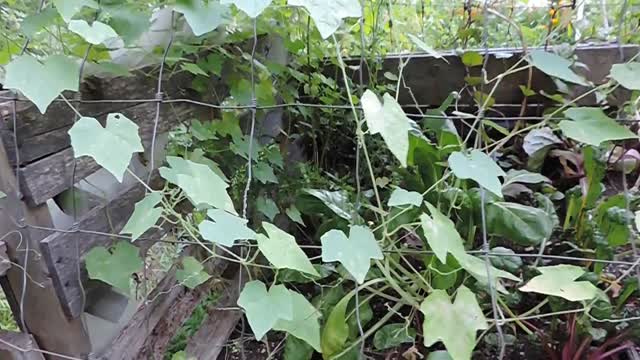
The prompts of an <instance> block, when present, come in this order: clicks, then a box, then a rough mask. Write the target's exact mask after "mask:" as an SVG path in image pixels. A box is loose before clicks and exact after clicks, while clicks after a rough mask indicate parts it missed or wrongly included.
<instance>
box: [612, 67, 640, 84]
mask: <svg viewBox="0 0 640 360" xmlns="http://www.w3.org/2000/svg"><path fill="white" fill-rule="evenodd" d="M609 75H611V77H612V78H613V80H615V81H617V82H618V83H620V85H622V86H624V87H626V88H627V89H629V90H640V62H630V63H624V64H614V65H613V66H611V73H610V74H609Z"/></svg>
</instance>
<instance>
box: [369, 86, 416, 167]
mask: <svg viewBox="0 0 640 360" xmlns="http://www.w3.org/2000/svg"><path fill="white" fill-rule="evenodd" d="M383 100H384V104H380V101H379V100H378V97H377V96H376V95H375V94H374V93H373V92H372V91H371V90H367V91H365V93H364V94H363V95H362V99H361V100H360V101H361V103H362V110H363V111H364V118H365V120H366V121H367V126H368V127H369V132H370V133H371V134H372V135H373V134H377V133H380V135H382V139H384V142H385V144H387V147H388V148H389V150H391V153H393V155H395V157H396V158H397V159H398V160H399V161H400V164H401V165H402V166H403V167H406V166H407V155H408V153H409V130H410V129H411V125H410V121H409V118H408V117H407V115H406V114H405V113H404V110H402V107H400V105H399V104H398V102H397V101H396V100H395V99H394V98H393V97H392V96H391V95H389V94H384V96H383Z"/></svg>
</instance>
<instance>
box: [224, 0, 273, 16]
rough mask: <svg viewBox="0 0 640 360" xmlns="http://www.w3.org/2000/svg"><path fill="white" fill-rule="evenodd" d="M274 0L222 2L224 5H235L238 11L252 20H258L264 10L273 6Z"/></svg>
mask: <svg viewBox="0 0 640 360" xmlns="http://www.w3.org/2000/svg"><path fill="white" fill-rule="evenodd" d="M271 1H272V0H221V3H222V4H225V5H228V4H234V5H235V6H236V7H237V8H238V9H240V10H242V11H244V12H245V13H246V14H247V15H249V17H250V18H257V17H258V15H260V14H261V13H262V12H263V11H264V9H266V8H267V6H269V4H271Z"/></svg>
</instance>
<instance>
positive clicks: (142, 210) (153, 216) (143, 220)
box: [120, 192, 162, 241]
mask: <svg viewBox="0 0 640 360" xmlns="http://www.w3.org/2000/svg"><path fill="white" fill-rule="evenodd" d="M160 201H162V193H159V192H151V193H148V194H147V195H146V196H145V197H144V199H142V200H140V201H138V202H137V203H136V206H135V209H134V210H133V214H131V217H130V218H129V221H127V223H126V225H125V226H124V228H122V231H120V234H131V241H136V239H137V238H139V237H140V236H141V235H142V234H144V232H145V231H147V230H149V229H150V228H151V227H152V226H154V225H155V224H156V222H157V221H158V219H159V218H160V216H161V215H162V208H157V207H155V206H156V205H158V204H159V203H160Z"/></svg>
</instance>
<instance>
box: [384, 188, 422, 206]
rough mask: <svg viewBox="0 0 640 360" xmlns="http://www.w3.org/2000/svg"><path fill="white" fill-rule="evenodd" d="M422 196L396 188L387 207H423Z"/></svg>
mask: <svg viewBox="0 0 640 360" xmlns="http://www.w3.org/2000/svg"><path fill="white" fill-rule="evenodd" d="M422 200H423V199H422V194H420V193H419V192H416V191H407V190H405V189H403V188H400V187H398V188H396V189H395V190H393V192H392V193H391V197H390V198H389V202H388V203H387V205H389V206H403V205H413V206H415V207H420V205H422Z"/></svg>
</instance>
